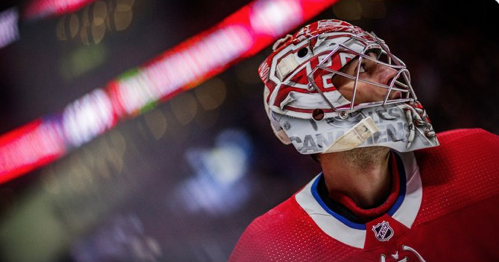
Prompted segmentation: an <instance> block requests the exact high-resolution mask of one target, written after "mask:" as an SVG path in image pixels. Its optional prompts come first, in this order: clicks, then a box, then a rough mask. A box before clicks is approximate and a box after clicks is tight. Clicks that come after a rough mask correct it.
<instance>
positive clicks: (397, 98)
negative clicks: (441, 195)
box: [258, 20, 439, 154]
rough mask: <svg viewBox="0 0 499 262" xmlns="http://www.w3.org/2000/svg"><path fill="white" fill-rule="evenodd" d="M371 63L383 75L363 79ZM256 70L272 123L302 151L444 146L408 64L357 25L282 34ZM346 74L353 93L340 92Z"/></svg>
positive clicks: (319, 25) (336, 23)
mask: <svg viewBox="0 0 499 262" xmlns="http://www.w3.org/2000/svg"><path fill="white" fill-rule="evenodd" d="M365 64H370V65H375V67H376V68H377V69H376V72H375V73H380V72H385V77H384V78H383V79H382V80H381V81H378V80H376V81H375V80H373V78H369V77H364V75H365V74H367V72H366V71H365V68H364V65H365ZM345 68H349V70H350V72H348V71H345ZM258 72H259V75H260V78H261V79H262V80H263V82H264V83H265V90H264V102H265V109H266V111H267V114H268V117H269V119H270V121H271V126H272V129H273V130H274V132H275V134H276V136H277V137H278V138H279V139H280V140H281V141H282V142H283V143H285V144H290V143H292V144H293V145H294V146H295V148H296V149H297V150H298V152H300V153H301V154H317V153H330V152H340V151H346V150H350V149H353V148H357V147H369V146H385V147H389V148H392V149H394V150H397V151H399V152H407V151H413V150H417V149H422V148H427V147H433V146H438V145H439V143H438V140H437V138H436V136H435V132H434V131H433V127H432V126H431V124H430V121H429V118H428V116H427V115H426V112H425V111H424V109H423V107H422V105H421V103H419V102H418V100H417V97H416V94H415V93H414V90H413V89H412V86H411V82H410V74H409V71H408V70H407V67H406V65H405V64H404V63H403V62H402V61H401V60H400V59H399V58H397V57H396V56H394V55H393V54H392V53H391V52H390V49H389V48H388V46H387V45H386V44H385V42H384V41H383V40H382V39H380V38H378V37H377V36H375V35H374V33H367V32H365V31H364V30H362V29H361V28H359V27H357V26H354V25H351V24H349V23H347V22H344V21H340V20H321V21H317V22H315V23H312V24H309V25H307V26H305V27H304V28H302V29H301V30H300V31H298V32H297V33H296V34H294V35H288V36H286V37H285V38H283V39H280V40H278V41H277V42H276V43H275V44H274V52H273V53H272V54H271V55H270V56H269V57H268V58H267V59H266V60H265V61H264V62H263V63H262V64H261V65H260V67H259V69H258ZM386 72H389V73H390V75H389V76H387V75H386ZM340 78H342V79H343V80H346V81H343V83H344V82H348V83H349V86H350V89H348V90H350V91H343V92H340V91H341V90H338V88H339V85H338V86H335V83H337V82H338V81H336V80H337V79H340ZM380 79H381V78H380ZM366 86H368V87H369V88H368V89H363V88H364V87H366ZM342 88H343V87H342ZM345 90H347V89H345ZM348 92H350V93H348ZM342 93H343V94H342ZM347 93H348V94H347ZM366 93H373V94H376V95H373V96H369V94H366ZM366 95H367V96H366ZM363 97H364V98H365V97H370V98H371V99H364V98H363ZM373 97H375V98H376V99H372V98H373Z"/></svg>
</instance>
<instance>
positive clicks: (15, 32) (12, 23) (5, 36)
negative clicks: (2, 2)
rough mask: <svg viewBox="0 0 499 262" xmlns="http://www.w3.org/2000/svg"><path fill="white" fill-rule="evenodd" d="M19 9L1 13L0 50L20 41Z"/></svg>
mask: <svg viewBox="0 0 499 262" xmlns="http://www.w3.org/2000/svg"><path fill="white" fill-rule="evenodd" d="M18 20H19V14H18V12H17V8H10V9H7V10H5V11H3V12H1V13H0V48H2V47H5V46H7V45H9V44H10V43H12V42H14V41H16V40H17V39H19V28H18V26H17V22H18Z"/></svg>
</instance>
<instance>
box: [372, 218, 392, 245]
mask: <svg viewBox="0 0 499 262" xmlns="http://www.w3.org/2000/svg"><path fill="white" fill-rule="evenodd" d="M373 232H374V236H375V237H376V239H378V240H379V241H388V240H390V238H392V236H393V234H394V232H393V229H392V228H391V227H390V224H389V223H388V222H386V221H383V222H381V223H379V224H377V225H375V226H373Z"/></svg>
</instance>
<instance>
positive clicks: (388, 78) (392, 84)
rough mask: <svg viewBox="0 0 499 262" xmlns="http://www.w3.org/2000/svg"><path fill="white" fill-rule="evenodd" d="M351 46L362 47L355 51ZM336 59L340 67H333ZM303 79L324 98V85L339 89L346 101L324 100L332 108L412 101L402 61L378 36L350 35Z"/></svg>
mask: <svg viewBox="0 0 499 262" xmlns="http://www.w3.org/2000/svg"><path fill="white" fill-rule="evenodd" d="M351 46H357V47H358V46H362V47H363V48H362V51H360V52H359V51H355V50H354V49H353V48H351ZM357 49H358V48H357ZM342 59H343V60H342ZM335 60H336V62H335ZM338 60H339V61H338ZM339 62H341V64H344V66H343V67H341V68H340V69H335V68H333V65H335V64H336V68H338V66H337V64H338V63H339ZM318 75H320V76H322V77H318ZM307 78H308V81H309V85H310V86H311V87H313V91H314V92H317V93H320V94H322V96H323V98H324V99H326V100H328V98H327V97H326V96H325V95H324V93H325V92H327V91H328V90H326V87H334V88H335V89H336V90H338V91H339V92H340V94H341V96H343V98H344V99H345V100H346V101H347V103H341V104H339V103H337V101H330V100H328V101H327V103H328V104H329V106H330V107H331V108H333V110H334V111H353V110H357V109H361V108H367V107H375V106H380V105H387V104H394V103H403V102H409V101H413V100H416V96H415V94H414V91H413V89H412V86H411V83H410V74H409V71H408V70H407V68H406V66H405V64H404V63H403V62H402V61H401V60H400V59H398V58H397V57H396V56H394V55H392V54H391V52H390V50H389V49H388V47H387V46H386V45H385V44H384V42H383V41H382V40H380V39H379V38H375V40H374V41H366V40H365V39H359V38H357V37H355V36H352V37H350V38H349V39H347V40H346V41H344V42H343V43H341V44H339V45H338V47H337V48H335V49H333V50H332V51H330V52H329V53H328V54H327V55H322V59H320V61H319V63H318V64H317V66H316V67H315V68H313V70H312V71H311V73H310V74H309V75H308V76H307ZM319 81H321V82H319Z"/></svg>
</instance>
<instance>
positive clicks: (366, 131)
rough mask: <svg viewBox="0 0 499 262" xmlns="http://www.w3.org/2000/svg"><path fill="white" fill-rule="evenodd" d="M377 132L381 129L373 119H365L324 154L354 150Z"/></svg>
mask: <svg viewBox="0 0 499 262" xmlns="http://www.w3.org/2000/svg"><path fill="white" fill-rule="evenodd" d="M281 131H282V130H281ZM376 132H379V128H378V127H377V126H376V124H375V123H374V121H373V119H372V117H367V118H364V119H363V120H362V121H360V122H359V123H358V124H356V125H355V126H354V127H353V128H352V129H350V130H349V131H347V132H346V133H345V134H344V135H342V136H340V137H339V138H338V139H337V140H336V141H335V142H334V143H333V144H331V146H329V147H328V148H326V150H324V152H323V153H333V152H341V151H347V150H351V149H354V148H356V147H357V146H358V145H360V144H362V142H364V141H366V140H367V139H368V138H370V137H371V136H373V135H374V134H375V133H376ZM288 139H289V138H288Z"/></svg>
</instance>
